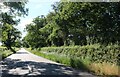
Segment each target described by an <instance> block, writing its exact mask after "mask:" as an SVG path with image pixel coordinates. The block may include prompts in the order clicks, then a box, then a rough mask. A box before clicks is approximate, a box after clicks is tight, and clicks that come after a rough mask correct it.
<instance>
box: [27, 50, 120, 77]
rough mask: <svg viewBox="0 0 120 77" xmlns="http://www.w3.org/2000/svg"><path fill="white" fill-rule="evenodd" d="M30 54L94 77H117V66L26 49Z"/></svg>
mask: <svg viewBox="0 0 120 77" xmlns="http://www.w3.org/2000/svg"><path fill="white" fill-rule="evenodd" d="M27 50H28V51H30V52H31V53H33V54H35V55H38V56H42V57H44V58H47V59H49V60H52V61H55V62H58V63H62V64H65V65H66V66H70V67H73V68H76V69H80V70H82V71H87V72H90V73H93V74H96V75H101V76H104V77H108V76H110V77H119V76H120V75H119V69H120V67H119V66H117V65H111V64H110V63H105V62H103V63H93V62H91V61H90V60H88V59H80V58H76V57H68V56H65V55H60V54H56V53H43V52H41V51H38V50H31V49H30V48H29V49H27Z"/></svg>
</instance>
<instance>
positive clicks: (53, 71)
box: [2, 58, 81, 77]
mask: <svg viewBox="0 0 120 77" xmlns="http://www.w3.org/2000/svg"><path fill="white" fill-rule="evenodd" d="M2 65H3V69H2V77H16V76H17V77H18V76H20V77H21V76H22V77H23V76H24V77H26V76H32V77H33V76H39V77H40V76H42V77H81V76H78V73H76V72H74V70H73V69H72V68H69V67H65V66H63V65H58V64H52V63H45V62H34V61H21V60H20V59H12V60H11V59H10V58H7V59H6V60H4V61H3V62H2Z"/></svg>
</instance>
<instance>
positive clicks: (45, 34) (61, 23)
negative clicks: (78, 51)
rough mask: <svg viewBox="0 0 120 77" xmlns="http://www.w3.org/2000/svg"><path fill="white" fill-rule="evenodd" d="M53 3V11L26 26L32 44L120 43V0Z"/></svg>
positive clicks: (37, 45)
mask: <svg viewBox="0 0 120 77" xmlns="http://www.w3.org/2000/svg"><path fill="white" fill-rule="evenodd" d="M52 7H53V10H54V11H53V12H50V13H49V14H48V15H47V16H45V17H43V16H41V17H36V18H35V19H33V23H34V24H32V23H31V24H29V26H27V28H26V29H30V30H29V31H28V30H27V32H28V35H27V36H26V39H27V40H28V41H26V42H29V45H31V47H33V48H39V47H44V46H63V45H64V46H65V45H67V46H74V45H81V46H82V45H87V44H96V43H99V44H101V45H109V44H118V45H119V44H120V40H119V39H120V37H119V36H120V26H119V23H120V21H119V14H120V12H119V10H118V8H119V7H120V6H119V3H90V2H87V3H86V2H85V3H81V2H69V1H68V2H58V3H55V4H54V5H52ZM30 38H31V39H30Z"/></svg>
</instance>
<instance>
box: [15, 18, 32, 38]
mask: <svg viewBox="0 0 120 77" xmlns="http://www.w3.org/2000/svg"><path fill="white" fill-rule="evenodd" d="M31 22H32V19H22V21H21V22H20V24H19V25H18V26H16V28H17V29H18V30H19V31H21V32H22V37H24V36H25V35H26V32H24V29H25V27H26V25H27V24H30V23H31Z"/></svg>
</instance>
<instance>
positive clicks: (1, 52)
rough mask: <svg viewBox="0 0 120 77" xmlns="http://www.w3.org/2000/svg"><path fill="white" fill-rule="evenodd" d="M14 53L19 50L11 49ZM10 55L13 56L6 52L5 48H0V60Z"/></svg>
mask: <svg viewBox="0 0 120 77" xmlns="http://www.w3.org/2000/svg"><path fill="white" fill-rule="evenodd" d="M13 49H14V50H15V51H17V50H19V48H15V47H14V48H13ZM11 54H13V52H12V51H10V50H8V49H7V48H6V47H3V46H0V57H1V58H2V59H4V58H6V57H8V56H10V55H11Z"/></svg>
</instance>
